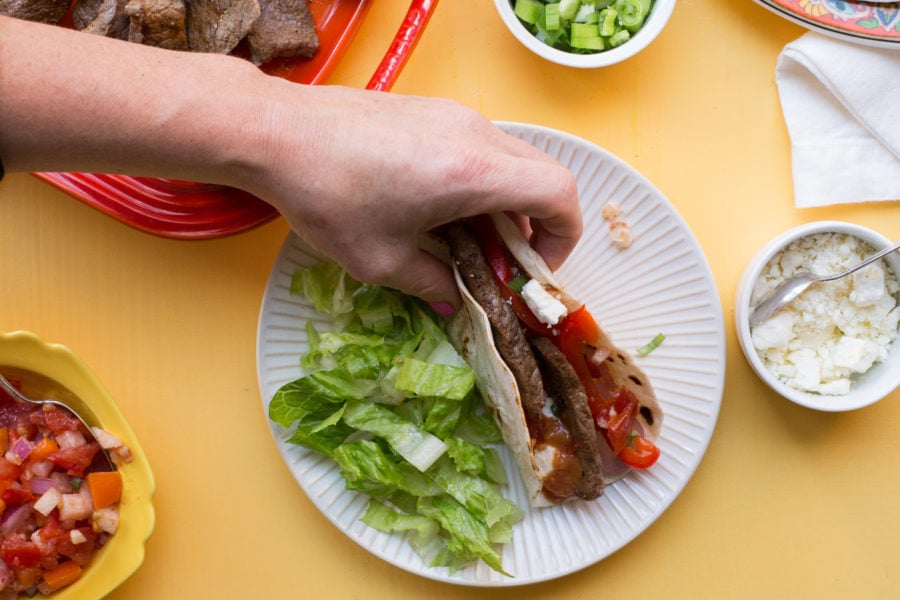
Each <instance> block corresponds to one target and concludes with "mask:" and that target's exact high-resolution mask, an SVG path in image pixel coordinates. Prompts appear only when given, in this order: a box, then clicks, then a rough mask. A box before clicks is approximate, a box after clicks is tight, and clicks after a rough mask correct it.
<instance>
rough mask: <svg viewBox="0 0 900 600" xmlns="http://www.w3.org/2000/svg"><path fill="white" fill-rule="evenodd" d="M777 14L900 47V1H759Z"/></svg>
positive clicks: (806, 24)
mask: <svg viewBox="0 0 900 600" xmlns="http://www.w3.org/2000/svg"><path fill="white" fill-rule="evenodd" d="M756 2H758V3H759V4H761V5H762V6H764V7H766V8H768V9H769V10H771V11H772V12H774V13H775V14H777V15H781V16H782V17H784V18H786V19H788V20H789V21H793V22H794V23H797V24H798V25H802V26H803V27H806V28H808V29H812V30H813V31H818V32H820V33H824V34H826V35H832V36H836V37H839V38H842V39H845V40H848V41H851V42H858V43H861V44H868V45H871V46H882V47H890V48H900V1H898V2H891V3H876V2H845V1H844V0H756Z"/></svg>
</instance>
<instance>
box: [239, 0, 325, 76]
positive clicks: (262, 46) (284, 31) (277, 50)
mask: <svg viewBox="0 0 900 600" xmlns="http://www.w3.org/2000/svg"><path fill="white" fill-rule="evenodd" d="M259 8H260V14H259V18H258V19H257V20H256V22H255V23H254V24H253V27H252V28H251V29H250V33H249V34H248V35H247V44H248V45H249V46H250V59H251V60H252V61H253V62H254V63H255V64H257V65H261V64H263V63H267V62H269V61H270V60H272V59H273V58H275V57H291V56H303V57H307V58H308V57H310V56H312V55H313V54H315V53H316V50H318V49H319V36H318V35H317V34H316V26H315V23H313V16H312V12H310V10H309V1H308V0H260V3H259Z"/></svg>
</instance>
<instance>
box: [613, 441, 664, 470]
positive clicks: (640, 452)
mask: <svg viewBox="0 0 900 600" xmlns="http://www.w3.org/2000/svg"><path fill="white" fill-rule="evenodd" d="M619 458H621V459H622V462H624V463H625V464H626V465H628V466H629V467H633V468H635V469H646V468H648V467H651V466H653V464H654V463H656V460H657V459H658V458H659V448H657V447H656V445H655V444H654V443H653V442H651V441H650V440H648V439H647V438H645V437H642V436H635V437H633V438H632V439H631V441H630V442H629V443H628V445H627V446H625V449H624V450H622V452H620V453H619Z"/></svg>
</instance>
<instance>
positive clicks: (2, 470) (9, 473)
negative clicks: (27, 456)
mask: <svg viewBox="0 0 900 600" xmlns="http://www.w3.org/2000/svg"><path fill="white" fill-rule="evenodd" d="M21 474H22V467H20V466H19V465H15V464H13V463H11V462H9V461H8V460H6V459H5V458H3V457H2V456H0V480H6V481H13V480H15V479H18V478H19V475H21Z"/></svg>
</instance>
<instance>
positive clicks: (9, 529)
mask: <svg viewBox="0 0 900 600" xmlns="http://www.w3.org/2000/svg"><path fill="white" fill-rule="evenodd" d="M30 513H31V505H30V504H28V503H25V504H20V505H18V506H13V507H10V508H7V509H6V511H5V512H4V513H3V517H2V518H0V532H2V533H3V535H9V534H11V533H13V532H15V531H17V530H18V529H20V528H21V527H22V526H23V525H24V524H25V522H26V521H28V517H29V515H30Z"/></svg>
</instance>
